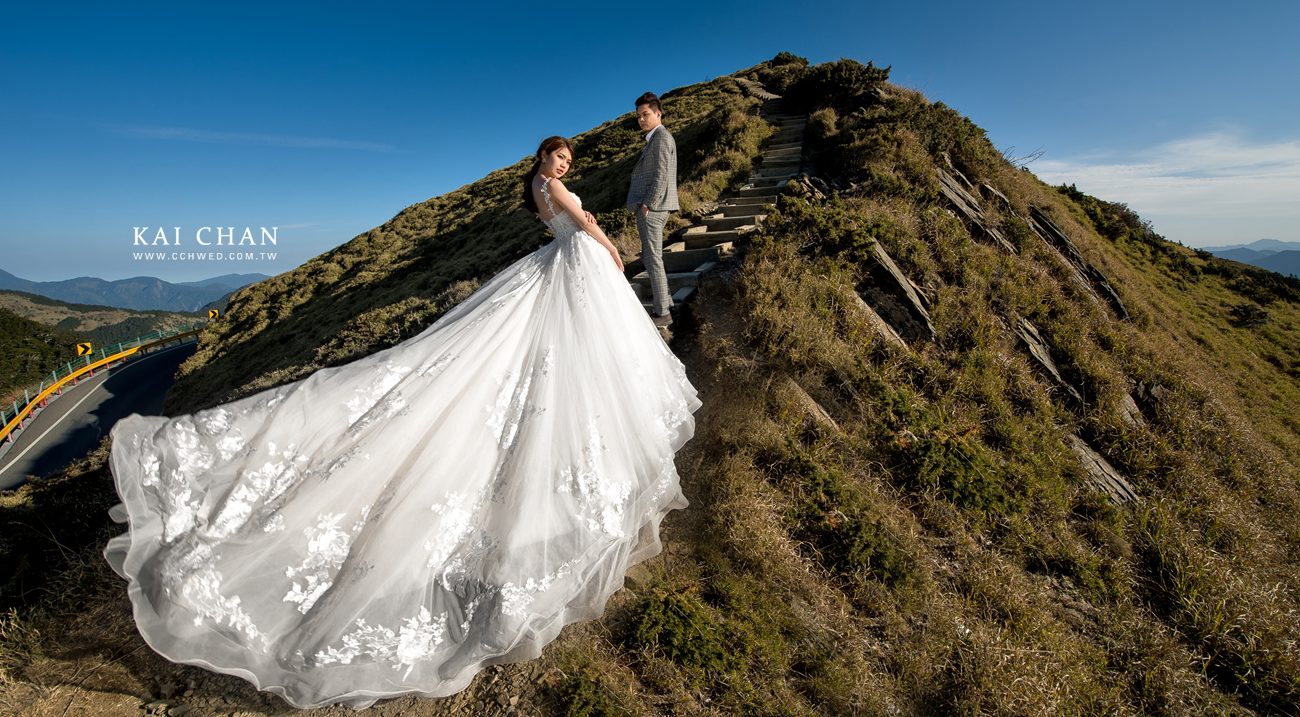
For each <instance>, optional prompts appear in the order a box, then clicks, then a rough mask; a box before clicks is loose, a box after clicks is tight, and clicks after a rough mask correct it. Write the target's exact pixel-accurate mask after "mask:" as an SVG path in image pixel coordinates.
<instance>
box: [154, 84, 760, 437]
mask: <svg viewBox="0 0 1300 717" xmlns="http://www.w3.org/2000/svg"><path fill="white" fill-rule="evenodd" d="M661 99H662V105H663V111H664V124H665V125H666V126H667V127H668V128H669V129H670V130H672V132H673V134H674V136H675V137H676V139H677V145H678V156H679V176H678V184H679V195H680V201H681V205H682V210H683V212H690V211H691V210H693V209H695V208H697V207H700V206H701V205H704V204H706V203H708V202H710V201H712V200H714V199H716V198H717V196H718V195H719V193H720V192H721V191H722V190H724V189H726V188H728V187H731V186H735V185H738V183H739V182H740V181H741V180H742V179H743V178H744V177H746V176H747V175H748V172H749V169H750V165H751V163H752V158H753V156H754V155H755V154H756V152H757V147H758V144H759V142H760V141H761V140H762V139H763V138H764V137H766V134H767V133H768V132H769V131H770V130H769V129H768V127H767V125H766V123H764V122H762V121H761V120H759V119H758V118H757V117H756V110H755V107H756V106H757V100H755V99H753V98H749V97H746V96H744V95H743V94H742V92H741V90H740V89H739V88H738V87H737V85H736V83H735V82H734V81H733V80H730V79H728V78H719V79H716V80H714V81H711V82H705V83H701V84H697V85H690V86H687V87H681V88H677V89H675V90H673V91H671V92H668V93H665V94H663V95H662V96H661ZM537 131H538V133H539V136H538V137H537V138H536V140H534V139H532V138H528V146H522V145H521V147H520V150H521V151H522V152H523V153H524V155H525V156H524V157H523V158H522V159H520V161H519V162H518V163H516V164H514V165H512V166H509V167H505V168H503V169H500V170H498V171H495V172H492V173H491V174H489V175H487V176H486V177H484V178H483V179H480V180H478V181H476V182H472V183H470V184H467V185H465V186H464V187H461V188H460V189H457V190H455V191H453V192H449V193H447V194H444V195H441V196H438V197H434V198H432V199H429V200H427V201H425V202H422V203H419V204H415V205H412V206H409V207H407V208H405V209H403V210H402V211H400V212H398V214H397V216H395V217H393V218H392V219H390V220H389V221H387V222H385V223H384V224H382V225H381V226H378V227H375V228H374V229H371V230H370V231H368V232H365V233H364V234H361V235H358V236H357V237H355V238H353V239H352V240H351V241H349V242H347V243H345V244H342V245H340V246H339V247H337V248H335V249H333V250H331V251H329V252H326V253H325V254H322V255H320V256H318V257H315V258H313V259H311V260H310V261H307V262H306V263H304V264H303V265H302V266H300V267H298V268H297V269H294V270H293V271H288V272H285V273H282V274H280V275H278V276H275V277H272V278H270V279H267V280H265V281H261V282H259V283H257V284H254V285H252V286H249V287H245V288H244V289H242V290H240V291H238V292H236V293H235V294H234V295H232V297H231V299H230V305H229V307H228V308H227V312H226V316H225V317H224V319H222V320H221V321H220V322H216V323H214V324H213V326H212V327H211V328H210V329H209V330H208V331H206V332H205V333H204V334H203V335H202V336H201V337H200V341H199V347H198V351H197V353H196V354H195V355H194V356H193V357H191V358H190V359H189V360H188V361H187V362H186V363H185V364H184V365H183V366H182V367H181V375H180V379H179V381H178V382H177V384H176V386H175V388H174V389H173V390H172V392H171V393H170V394H169V396H168V406H169V409H170V410H175V411H179V412H189V411H192V410H197V409H199V408H202V407H205V406H208V405H212V404H215V403H220V402H225V401H228V400H231V399H234V398H238V397H242V396H244V395H247V394H249V393H255V392H257V391H259V390H263V389H266V388H269V387H271V386H275V385H279V384H281V383H285V382H288V381H292V380H296V379H298V378H302V377H304V376H306V375H308V374H310V373H312V372H313V371H315V370H317V369H319V368H322V367H324V366H331V365H335V364H339V363H346V362H348V361H351V360H353V359H356V358H358V357H359V356H363V355H366V354H369V353H372V352H374V351H377V350H379V349H382V348H385V347H387V346H391V345H393V344H397V343H400V342H401V341H402V340H404V339H406V338H408V337H410V336H411V335H414V334H416V333H419V332H420V331H421V330H423V329H424V327H426V326H428V325H429V324H431V323H432V322H433V321H435V320H436V319H437V318H438V317H439V316H441V315H442V314H443V313H444V312H446V311H447V310H448V309H450V308H451V307H452V306H455V305H456V303H458V302H459V301H460V300H461V299H463V298H464V297H465V296H467V295H468V294H469V293H471V292H472V291H473V290H474V289H476V288H477V287H478V286H479V285H480V283H481V282H482V281H484V280H486V279H488V278H490V277H491V276H492V275H493V274H494V273H495V272H496V271H497V270H499V269H500V268H501V267H503V266H505V265H507V264H509V263H510V262H511V261H514V260H516V259H518V258H520V257H521V256H523V255H524V254H527V253H529V252H531V251H533V250H534V249H536V248H537V247H538V246H540V245H541V244H543V243H544V242H545V241H548V240H549V238H550V236H549V231H548V230H547V229H546V227H545V225H543V224H542V223H541V222H540V221H539V220H538V219H537V218H536V217H534V216H533V215H531V214H530V213H528V212H527V211H525V210H524V208H523V201H522V199H521V186H522V185H521V179H522V177H523V173H524V172H525V171H526V170H527V169H528V167H529V166H530V165H531V163H532V155H531V153H532V151H533V150H534V149H535V148H536V144H533V142H535V141H540V139H541V138H542V136H545V135H546V134H549V132H548V130H547V128H545V127H539V128H538V129H537ZM642 134H643V133H642V132H641V130H640V129H639V128H638V127H637V124H636V120H635V118H634V116H633V114H632V110H631V108H629V110H628V112H627V113H626V114H623V115H620V116H619V117H617V118H615V119H612V120H610V121H609V122H606V123H604V124H602V125H600V126H599V127H596V128H594V129H592V130H589V131H587V132H583V133H582V134H580V135H577V136H576V137H571V138H570V139H571V140H573V142H574V148H575V152H574V160H575V161H574V163H573V166H572V168H571V169H570V172H569V175H568V176H567V177H566V178H565V184H566V185H567V186H568V187H569V188H570V189H572V190H573V191H574V192H575V193H576V194H578V195H580V196H581V197H582V202H583V207H584V208H585V209H587V210H588V211H590V212H592V213H593V214H595V215H596V218H597V221H598V222H599V223H600V225H601V227H602V228H603V229H604V230H605V233H606V234H607V235H609V237H610V239H611V240H612V241H614V242H615V244H616V245H617V246H619V247H620V249H621V250H622V252H623V255H624V258H625V260H626V259H630V258H631V257H633V256H635V255H637V254H639V253H640V240H639V239H638V238H637V235H636V222H635V220H634V218H633V217H632V214H631V212H629V211H627V210H626V209H625V208H624V206H623V203H624V201H625V199H626V197H627V189H628V181H629V177H630V176H631V174H632V166H633V164H635V162H636V159H637V157H638V156H639V155H640V152H641V149H642V147H643V146H644V139H643V137H642ZM672 228H673V227H672V226H669V227H668V230H667V231H671V230H672Z"/></svg>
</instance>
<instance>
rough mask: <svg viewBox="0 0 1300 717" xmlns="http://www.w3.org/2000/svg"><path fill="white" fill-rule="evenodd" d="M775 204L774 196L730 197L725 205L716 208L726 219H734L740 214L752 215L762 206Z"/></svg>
mask: <svg viewBox="0 0 1300 717" xmlns="http://www.w3.org/2000/svg"><path fill="white" fill-rule="evenodd" d="M775 202H776V198H775V196H773V195H771V194H765V195H760V196H755V197H731V198H730V199H728V200H727V204H723V205H722V206H720V207H718V211H720V212H722V213H723V215H725V216H728V217H734V216H738V215H741V214H752V213H754V212H755V211H756V210H758V209H761V208H762V207H763V206H764V205H767V204H773V203H775Z"/></svg>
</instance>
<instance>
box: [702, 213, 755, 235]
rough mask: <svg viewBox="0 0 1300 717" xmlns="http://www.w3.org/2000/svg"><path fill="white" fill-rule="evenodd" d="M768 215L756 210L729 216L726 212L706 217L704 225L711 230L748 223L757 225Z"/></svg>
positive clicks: (730, 227)
mask: <svg viewBox="0 0 1300 717" xmlns="http://www.w3.org/2000/svg"><path fill="white" fill-rule="evenodd" d="M766 216H767V214H766V213H758V212H755V213H753V214H736V215H732V216H727V215H725V214H718V215H714V216H711V217H705V218H704V226H706V227H708V228H709V231H717V230H719V229H735V228H736V227H740V226H744V225H746V224H755V225H757V224H758V223H759V222H761V221H763V218H764V217H766Z"/></svg>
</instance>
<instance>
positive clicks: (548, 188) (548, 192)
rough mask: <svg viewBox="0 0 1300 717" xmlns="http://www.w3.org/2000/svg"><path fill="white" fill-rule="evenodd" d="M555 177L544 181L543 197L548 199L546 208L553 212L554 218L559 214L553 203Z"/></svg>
mask: <svg viewBox="0 0 1300 717" xmlns="http://www.w3.org/2000/svg"><path fill="white" fill-rule="evenodd" d="M552 179H553V177H546V178H544V179H542V197H544V198H545V199H546V208H547V209H549V210H551V217H552V218H554V217H555V215H556V214H557V213H558V212H556V211H555V205H554V204H553V203H551V180H552Z"/></svg>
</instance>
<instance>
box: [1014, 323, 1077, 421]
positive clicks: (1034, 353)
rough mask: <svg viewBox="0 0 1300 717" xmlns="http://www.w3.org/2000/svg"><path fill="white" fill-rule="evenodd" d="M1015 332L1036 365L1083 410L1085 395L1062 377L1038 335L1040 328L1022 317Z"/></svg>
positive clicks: (1047, 348) (1049, 348) (1044, 343)
mask: <svg viewBox="0 0 1300 717" xmlns="http://www.w3.org/2000/svg"><path fill="white" fill-rule="evenodd" d="M1015 332H1016V336H1017V337H1018V338H1019V339H1020V342H1021V343H1023V344H1024V345H1025V348H1026V349H1027V350H1028V351H1029V356H1030V357H1031V358H1033V360H1034V363H1036V364H1038V367H1039V368H1041V369H1042V370H1043V372H1044V373H1046V374H1047V375H1048V376H1049V377H1050V378H1051V379H1052V383H1054V384H1056V386H1057V388H1059V389H1061V390H1062V391H1064V392H1065V393H1066V395H1068V396H1069V397H1070V398H1071V399H1072V400H1073V401H1074V404H1075V406H1076V407H1080V408H1082V407H1083V395H1082V394H1081V393H1079V389H1077V388H1075V387H1074V386H1073V385H1072V384H1071V383H1070V382H1069V381H1066V380H1065V377H1064V376H1062V375H1061V370H1060V368H1059V367H1057V365H1056V361H1055V360H1053V359H1052V349H1051V347H1050V346H1048V345H1047V342H1046V341H1045V340H1043V336H1042V334H1040V333H1038V327H1037V326H1035V325H1034V323H1033V322H1032V321H1030V320H1029V319H1026V318H1023V317H1021V318H1020V319H1018V320H1017V321H1016V328H1015Z"/></svg>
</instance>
